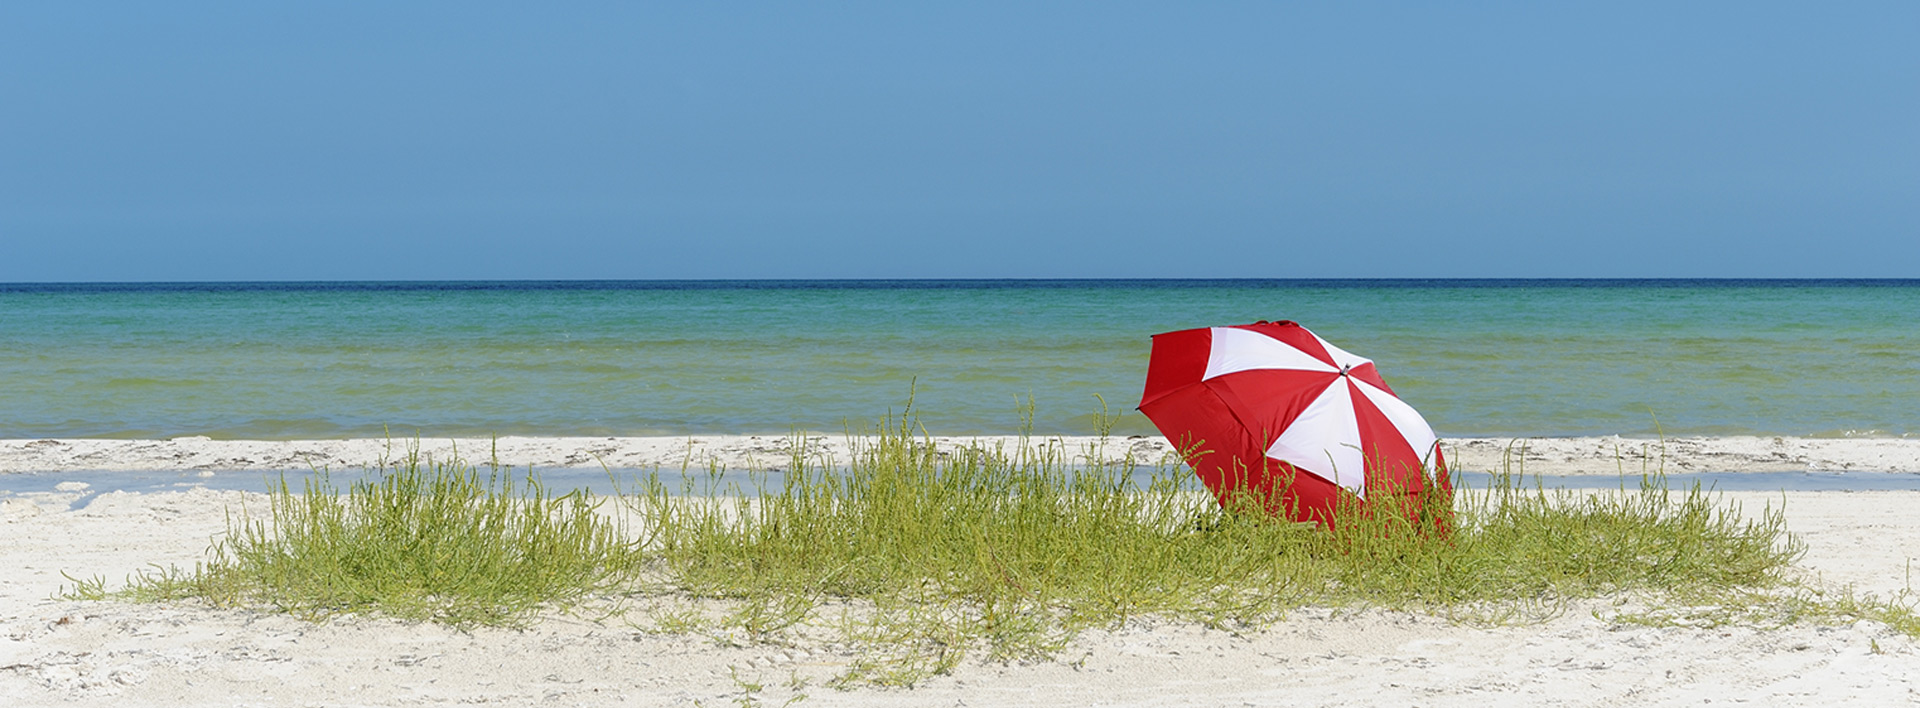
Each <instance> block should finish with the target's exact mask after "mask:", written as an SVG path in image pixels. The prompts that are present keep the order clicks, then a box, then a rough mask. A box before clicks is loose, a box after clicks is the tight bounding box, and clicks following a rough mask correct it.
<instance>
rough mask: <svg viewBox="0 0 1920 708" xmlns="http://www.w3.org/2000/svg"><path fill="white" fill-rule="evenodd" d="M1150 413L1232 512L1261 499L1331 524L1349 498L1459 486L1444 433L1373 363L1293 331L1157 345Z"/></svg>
mask: <svg viewBox="0 0 1920 708" xmlns="http://www.w3.org/2000/svg"><path fill="white" fill-rule="evenodd" d="M1140 411H1141V412H1143V413H1145V414H1146V415H1147V418H1149V419H1151V420H1152V421H1153V423H1154V425H1156V426H1158V427H1159V428H1160V432H1161V433H1163V434H1165V435H1166V436H1167V439H1168V440H1169V441H1171V442H1172V443H1173V444H1174V445H1175V446H1176V447H1177V448H1179V449H1180V450H1181V451H1182V455H1183V456H1185V457H1186V460H1187V463H1188V464H1190V465H1192V466H1193V469H1194V471H1195V472H1196V473H1197V474H1199V476H1200V479H1201V481H1202V482H1204V483H1206V485H1207V488H1208V489H1210V490H1212V491H1213V493H1214V495H1215V496H1216V497H1218V498H1219V499H1220V500H1221V503H1223V504H1224V503H1226V502H1227V500H1228V498H1229V497H1230V496H1231V495H1233V494H1235V493H1238V492H1251V493H1254V494H1257V495H1260V497H1259V498H1260V499H1262V500H1263V501H1264V503H1265V504H1266V505H1267V508H1268V510H1269V511H1271V512H1274V513H1279V514H1285V515H1287V516H1289V517H1291V518H1293V519H1296V520H1302V521H1305V520H1318V521H1321V522H1323V523H1324V522H1330V521H1331V520H1332V511H1333V509H1334V507H1335V506H1336V505H1337V504H1338V503H1339V501H1340V499H1341V498H1342V495H1346V494H1351V495H1356V496H1357V497H1358V498H1359V499H1360V500H1363V501H1364V500H1366V499H1367V498H1368V495H1369V494H1375V495H1378V494H1380V493H1382V492H1389V491H1390V492H1392V493H1395V494H1396V495H1397V494H1409V495H1416V496H1417V495H1419V494H1421V493H1422V492H1424V491H1425V489H1424V485H1425V484H1426V483H1427V480H1428V479H1437V480H1438V482H1439V486H1440V487H1441V488H1442V489H1446V488H1448V485H1449V481H1448V480H1447V474H1446V464H1445V461H1444V460H1442V459H1441V456H1440V449H1439V446H1438V442H1439V441H1438V439H1437V438H1436V437H1435V436H1434V434H1433V429H1432V428H1431V427H1429V426H1428V425H1427V422H1426V420H1424V419H1422V418H1421V417H1420V414H1419V413H1417V412H1415V411H1414V410H1413V407H1412V406H1409V405H1407V404H1406V403H1404V402H1402V401H1401V400H1400V398H1399V396H1396V395H1394V393H1393V389H1391V388H1388V387H1387V382H1386V381H1385V380H1383V379H1381V378H1380V372H1379V371H1377V370H1375V369H1374V366H1373V362H1372V361H1370V360H1368V359H1363V358H1361V357H1358V356H1354V355H1353V354H1350V353H1348V352H1347V351H1346V350H1343V349H1341V348H1339V347H1336V346H1333V345H1332V344H1329V343H1327V340H1324V339H1321V338H1320V337H1319V336H1318V335H1315V334H1314V333H1312V332H1309V331H1307V328H1305V327H1301V326H1300V325H1298V324H1295V323H1293V322H1259V323H1255V324H1250V325H1240V326H1235V327H1210V328H1205V329H1189V330H1182V331H1179V332H1168V333H1166V334H1157V335H1154V337H1153V355H1152V358H1151V360H1150V361H1149V363H1148V367H1147V385H1146V392H1145V393H1144V394H1143V395H1142V396H1141V398H1140ZM1423 472H1424V473H1426V474H1424V475H1423ZM1276 492H1277V494H1276Z"/></svg>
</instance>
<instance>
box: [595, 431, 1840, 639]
mask: <svg viewBox="0 0 1920 708" xmlns="http://www.w3.org/2000/svg"><path fill="white" fill-rule="evenodd" d="M857 440H859V441H861V442H862V444H861V445H860V446H859V447H858V448H857V449H856V456H855V459H854V460H852V463H851V465H849V466H848V467H846V468H844V469H837V468H829V467H825V466H822V465H819V464H817V463H814V462H810V461H809V457H808V456H807V455H806V454H804V452H797V453H796V454H795V455H794V456H793V458H792V460H791V461H790V465H791V467H790V468H789V470H788V471H787V474H786V477H785V483H784V485H782V486H780V487H779V488H778V489H773V490H769V491H766V492H764V493H761V494H758V495H752V494H740V495H727V494H720V495H712V496H705V497H700V496H675V495H672V494H669V493H667V491H666V490H665V489H664V488H663V487H662V486H659V485H658V484H656V485H655V486H653V487H651V488H650V489H648V490H645V491H644V492H643V493H642V494H639V495H636V496H632V497H628V503H629V504H630V505H632V507H633V508H634V510H635V511H636V513H637V514H638V515H639V517H640V518H642V519H644V522H642V523H643V524H644V525H645V526H646V527H647V528H649V529H650V530H651V534H652V535H651V538H650V539H649V541H648V543H647V545H646V546H645V548H644V549H643V551H642V552H643V553H644V555H646V557H647V562H648V563H649V564H650V566H651V567H653V568H655V569H656V571H657V576H658V577H664V578H667V579H669V580H668V582H667V589H669V590H671V591H674V592H679V593H685V594H691V595H694V596H700V597H709V598H719V599H725V600H729V601H732V602H735V603H737V604H738V605H739V606H742V607H768V606H774V605H782V606H784V607H785V608H786V609H785V610H784V611H782V612H777V613H772V616H774V617H778V618H783V619H782V621H779V622H773V623H770V624H768V623H762V624H758V625H754V626H751V627H748V626H747V625H745V624H741V625H740V626H742V627H746V628H748V629H750V630H752V631H753V632H754V633H758V634H763V635H777V633H778V632H779V631H780V630H782V629H784V628H785V627H787V626H790V625H793V624H796V623H798V622H799V621H801V620H802V619H805V618H807V617H809V616H810V614H809V612H808V611H806V607H800V608H797V609H796V607H795V601H796V599H801V600H804V602H802V603H801V604H802V605H805V606H813V607H818V606H819V603H820V602H822V601H824V600H825V599H828V598H851V599H857V600H860V601H862V602H863V603H865V604H864V605H862V606H863V607H866V608H869V609H868V611H867V612H866V613H865V614H864V615H861V616H859V617H856V618H853V619H849V620H842V621H843V623H847V622H850V623H851V624H849V625H847V626H849V627H850V629H849V630H848V631H849V633H850V634H852V635H857V636H860V637H867V638H872V639H874V640H876V641H874V643H875V644H878V645H884V646H891V647H894V648H896V649H898V650H900V652H901V653H902V655H901V656H899V657H896V658H897V659H898V660H899V661H897V662H896V663H901V662H904V663H906V664H909V665H914V666H920V667H922V668H923V669H924V670H926V671H939V670H942V669H944V668H945V667H947V666H950V665H951V663H952V662H953V661H956V660H957V659H958V657H959V656H960V655H961V654H963V653H964V652H965V651H967V650H968V649H970V648H974V647H979V648H984V649H985V650H986V651H987V653H988V654H989V655H990V656H994V657H997V658H1003V659H1005V658H1013V659H1018V658H1028V657H1037V656H1045V655H1047V654H1049V653H1051V652H1052V651H1053V650H1055V649H1057V648H1058V647H1060V646H1061V645H1062V643H1063V642H1064V641H1066V640H1067V639H1068V638H1070V637H1071V636H1072V635H1073V634H1074V633H1075V632H1077V631H1079V630H1081V629H1084V628H1087V627H1093V626H1110V625H1113V624H1116V623H1119V622H1124V621H1126V620H1128V619H1129V618H1134V617H1139V616H1145V615H1152V616H1159V617H1170V618H1175V619H1182V620H1191V621H1198V622H1203V623H1206V624H1208V625H1211V626H1216V627H1224V628H1229V629H1237V628H1242V627H1257V626H1259V625H1261V624H1263V623H1267V622H1270V621H1273V620H1276V619H1278V618H1281V617H1282V616H1284V615H1285V613H1286V612H1288V611H1290V610H1293V609H1296V608H1299V607H1303V606H1322V607H1329V606H1330V607H1386V608H1396V609H1412V610H1421V611H1430V612H1436V613H1441V614H1446V615H1449V616H1454V617H1460V618H1478V619H1484V620H1490V621H1504V620H1508V619H1513V618H1516V617H1521V616H1534V617H1537V616H1541V615H1542V614H1550V613H1552V612H1555V611H1557V610H1558V609H1559V608H1561V607H1563V606H1564V603H1565V602H1566V601H1568V600H1572V599H1578V598H1587V597H1595V596H1599V595H1605V594H1610V593H1620V592H1634V591H1649V592H1659V593H1666V594H1688V593H1693V594H1697V593H1700V592H1705V591H1708V590H1710V589H1715V588H1764V587H1773V586H1777V585H1779V584H1780V583H1782V582H1784V580H1785V575H1784V572H1785V571H1786V569H1787V568H1788V567H1789V565H1790V563H1791V562H1792V561H1793V559H1795V558H1796V557H1797V556H1798V555H1799V554H1800V553H1801V551H1802V549H1801V546H1800V545H1799V544H1798V543H1797V542H1796V541H1794V540H1793V539H1791V538H1789V537H1788V536H1787V535H1786V533H1785V530H1784V529H1785V526H1784V520H1783V519H1782V517H1781V515H1780V513H1779V511H1778V510H1771V509H1770V510H1768V511H1767V512H1766V513H1764V514H1763V515H1762V517H1761V518H1759V519H1758V520H1754V521H1747V520H1744V519H1743V518H1742V517H1741V516H1740V514H1739V513H1738V510H1736V509H1732V508H1727V507H1722V506H1718V505H1716V504H1714V503H1713V501H1712V499H1711V496H1710V495H1709V494H1708V493H1706V492H1704V491H1703V490H1700V489H1698V488H1694V489H1691V490H1687V491H1682V492H1673V491H1669V490H1667V489H1665V488H1664V487H1663V486H1661V485H1660V484H1659V483H1658V480H1657V479H1651V478H1650V479H1647V480H1644V483H1643V484H1642V485H1640V486H1639V487H1638V488H1635V489H1628V490H1622V493H1618V494H1586V495H1583V494H1578V493H1559V492H1547V491H1543V490H1539V489H1528V488H1526V487H1525V486H1524V485H1522V484H1520V483H1518V481H1517V480H1516V479H1515V478H1511V477H1504V478H1498V479H1496V481H1495V483H1494V484H1493V485H1492V486H1491V487H1490V488H1488V489H1485V490H1463V491H1462V492H1460V493H1459V494H1457V495H1455V496H1448V495H1442V494H1433V495H1428V496H1427V497H1426V498H1424V499H1423V500H1422V502H1421V503H1419V504H1413V505H1401V504H1376V505H1373V506H1372V507H1367V508H1360V507H1354V508H1347V509H1342V510H1340V511H1339V512H1337V513H1338V515H1339V520H1338V523H1336V524H1334V525H1333V529H1332V530H1330V531H1329V530H1324V529H1318V528H1315V527H1313V526H1310V525H1305V526H1303V525H1299V524H1293V523H1286V522H1281V521H1276V520H1274V519H1272V518H1270V517H1268V516H1266V515H1264V514H1261V513H1257V512H1254V513H1243V512H1238V511H1233V510H1224V509H1222V508H1221V507H1220V505H1218V504H1217V503H1215V501H1214V500H1213V498H1212V497H1211V496H1210V495H1208V494H1205V493H1204V492H1201V491H1199V489H1198V488H1197V485H1196V483H1193V482H1190V481H1187V480H1188V478H1190V475H1185V474H1183V470H1180V469H1177V468H1172V467H1162V468H1160V470H1159V471H1158V472H1157V473H1156V474H1155V475H1154V476H1153V477H1152V479H1151V481H1150V482H1149V483H1147V484H1146V485H1145V487H1144V488H1141V487H1139V486H1137V485H1135V484H1134V483H1132V482H1131V481H1130V479H1131V477H1130V475H1131V473H1132V472H1133V466H1132V464H1130V463H1128V462H1125V461H1122V462H1120V463H1115V464H1098V463H1095V464H1080V465H1071V464H1068V460H1067V459H1066V456H1065V455H1064V454H1061V453H1059V452H1058V451H1057V448H1055V452H1052V453H1042V452H1035V451H1033V449H1031V448H1025V447H1022V448H1018V449H1016V450H1014V451H1012V452H1005V451H1000V450H983V449H970V450H958V451H944V452H943V451H936V450H935V449H934V447H933V446H932V445H930V444H928V443H927V438H926V437H925V436H924V434H921V435H916V434H915V432H914V430H913V429H912V428H911V426H910V424H909V423H908V422H907V421H893V423H892V424H891V425H887V426H883V427H882V428H881V429H880V430H877V431H873V432H872V433H871V434H869V435H866V436H862V437H861V438H858V439H857ZM1097 457H1099V456H1098V455H1088V456H1086V457H1085V458H1083V459H1093V458H1097ZM1246 506H1247V507H1257V504H1251V503H1250V504H1248V505H1246ZM783 603H784V604H783Z"/></svg>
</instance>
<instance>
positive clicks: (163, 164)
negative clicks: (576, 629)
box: [0, 1, 1920, 281]
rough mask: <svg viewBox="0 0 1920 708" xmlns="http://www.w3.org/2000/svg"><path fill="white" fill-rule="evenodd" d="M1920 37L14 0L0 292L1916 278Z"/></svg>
mask: <svg viewBox="0 0 1920 708" xmlns="http://www.w3.org/2000/svg"><path fill="white" fill-rule="evenodd" d="M549 5H563V7H559V8H555V7H550V6H549ZM1917 29H1920V3H1911V2H1899V3H1797V4H1773V3H1761V2H1735V3H1706V2H1700V3H1674V2H1655V3H1620V2H1606V3H1599V2H1595V3H1542V2H1521V3H1361V2H1340V3H1313V4H1304V3H1302V4H1284V3H1247V4H1242V3H1159V4H1132V3H1115V2H1098V3H1029V2H1018V3H1005V4H999V3H983V2H967V3H947V4H933V3H917V2H907V3H900V2H890V3H872V4H844V3H692V2H688V3H672V4H642V3H608V4H604V5H596V4H591V3H560V4H552V3H512V4H505V3H503V4H490V3H476V2H457V3H452V2H449V3H430V2H420V3H396V4H376V3H364V4H353V3H308V4H288V3H245V2H233V3H198V2H185V1H182V2H172V3H124V4H94V3H84V2H50V3H11V4H8V5H7V7H6V9H4V10H0V281H102V280H135V281H149V280H290V279H291V280H300V279H319V280H331V279H460V278H860V277H1210V276H1232V277H1376V276H1377V277H1920V50H1917V49H1916V48H1915V45H1914V38H1915V36H1916V35H1915V32H1916V30H1917Z"/></svg>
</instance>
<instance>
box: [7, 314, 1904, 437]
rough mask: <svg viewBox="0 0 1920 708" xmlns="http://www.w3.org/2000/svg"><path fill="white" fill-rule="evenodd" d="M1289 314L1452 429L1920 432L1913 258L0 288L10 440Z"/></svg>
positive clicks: (549, 410) (643, 400) (535, 409)
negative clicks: (1714, 274) (1151, 276)
mask: <svg viewBox="0 0 1920 708" xmlns="http://www.w3.org/2000/svg"><path fill="white" fill-rule="evenodd" d="M1263 319H1265V320H1279V319H1291V320H1294V321H1297V322H1300V323H1301V324H1304V325H1306V326H1307V327H1308V328H1310V329H1312V330H1314V331H1315V332H1317V333H1319V334H1320V335H1321V336H1322V337H1324V338H1326V339H1327V340H1329V341H1331V342H1333V343H1335V344H1337V345H1339V346H1341V347H1342V348H1345V349H1347V350H1349V351H1352V352H1354V353H1356V354H1359V355H1361V356H1365V357H1368V358H1371V359H1373V360H1374V361H1375V362H1376V363H1377V365H1378V367H1379V369H1380V371H1381V372H1382V373H1383V375H1384V376H1385V377H1386V380H1387V382H1388V383H1389V384H1391V385H1392V386H1393V387H1394V389H1395V390H1396V391H1397V392H1398V393H1399V394H1400V396H1401V397H1402V398H1403V399H1405V400H1406V401H1408V402H1409V403H1411V404H1412V405H1413V406H1414V407H1415V408H1417V409H1419V410H1420V411H1421V413H1422V414H1423V415H1425V417H1426V418H1427V420H1428V421H1429V422H1430V423H1431V424H1432V425H1433V427H1434V428H1435V430H1437V431H1439V432H1440V433H1441V434H1442V435H1451V436H1522V435H1525V436H1559V435H1604V434H1621V435H1629V436H1647V435H1656V434H1662V433H1664V434H1666V435H1808V436H1879V437H1902V436H1911V435H1914V434H1917V433H1920V281H1911V280H1906V281H1851V280H1843V281H1806V280H1786V281H1743V280H1544V281H1536V280H1334V281H1299V280H1281V281H1244V280H1228V281H1214V280H1176V281H1159V280H1145V281H1141V280H1089V281H1080V280H1072V281H1029V280H1020V281H971V280H966V281H614V282H589V281H561V282H531V281H508V282H420V283H401V282H375V283H277V282H276V283H165V284H11V285H0V438H48V437H107V438H169V437H176V436H184V435H206V436H210V437H214V438H221V439H309V438H344V437H374V436H382V435H393V436H396V437H400V436H406V437H411V436H415V435H419V436H424V437H441V436H449V437H450V436H488V435H546V436H558V435H567V436H602V435H606V436H614V435H621V436H625V435H686V434H722V433H741V434H765V433H776V434H780V433H787V432H790V431H794V430H807V431H813V432H825V433H839V432H841V431H846V430H858V429H860V428H861V427H863V426H870V425H872V424H874V422H875V421H876V420H877V419H879V418H881V417H882V416H885V415H888V414H889V413H892V414H900V413H902V412H904V411H907V410H908V408H909V399H910V398H911V410H912V411H913V412H914V413H915V414H916V415H918V416H919V420H920V422H921V424H922V425H923V426H924V427H925V428H926V429H927V431H928V432H930V433H933V434H937V435H964V434H996V433H1010V432H1019V431H1020V430H1022V429H1023V428H1024V429H1029V430H1031V431H1032V432H1034V433H1038V434H1086V433H1091V432H1094V430H1095V426H1096V418H1097V414H1098V413H1099V412H1100V411H1101V410H1102V405H1103V404H1102V401H1104V405H1105V406H1106V410H1108V411H1109V412H1111V413H1113V414H1118V415H1119V416H1120V417H1119V418H1118V420H1117V421H1116V422H1115V424H1114V428H1113V432H1114V433H1115V434H1121V435H1131V434H1140V435H1151V434H1154V430H1153V428H1152V426H1151V424H1150V423H1148V422H1147V421H1146V420H1145V419H1144V418H1143V417H1141V416H1140V414H1139V413H1138V412H1136V411H1133V410H1132V408H1133V406H1134V405H1135V404H1136V403H1138V400H1139V394H1140V388H1141V383H1142V379H1143V377H1144V375H1145V372H1146V365H1147V354H1148V351H1149V348H1150V345H1151V342H1150V337H1151V336H1152V335H1153V334H1155V333H1158V332H1164V331H1170V330H1176V329H1185V328H1191V327H1204V326H1210V325H1224V324H1241V323H1247V322H1252V321H1255V320H1263Z"/></svg>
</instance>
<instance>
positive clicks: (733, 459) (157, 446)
mask: <svg viewBox="0 0 1920 708" xmlns="http://www.w3.org/2000/svg"><path fill="white" fill-rule="evenodd" d="M933 441H934V443H935V444H936V445H937V446H939V447H941V448H943V449H949V450H950V449H957V448H961V447H965V446H970V445H971V446H983V447H987V448H1001V449H1005V450H1009V451H1011V450H1014V449H1017V448H1018V447H1019V446H1021V445H1027V446H1030V447H1033V448H1037V449H1043V450H1050V451H1052V452H1053V453H1056V454H1060V455H1063V456H1065V458H1066V459H1068V460H1084V459H1085V458H1086V457H1087V456H1088V455H1089V453H1090V452H1096V453H1097V455H1098V456H1099V457H1102V458H1106V459H1109V460H1116V459H1121V458H1124V457H1127V456H1131V458H1132V459H1133V460H1134V461H1135V462H1138V463H1140V464H1143V465H1149V466H1150V465H1156V464H1161V463H1163V462H1165V461H1169V460H1171V459H1172V458H1171V456H1172V454H1173V448H1172V446H1170V445H1169V444H1167V442H1166V440H1165V439H1162V438H1159V437H1115V438H1108V439H1105V440H1102V439H1100V438H1095V437H1090V436H1066V437H1033V438H1021V437H1017V436H976V437H936V438H933ZM796 444H803V445H804V454H805V455H806V457H807V459H808V460H809V461H810V462H811V463H816V464H826V465H842V464H845V463H846V462H847V461H848V460H850V459H851V457H852V454H853V452H852V451H853V448H854V445H855V444H856V441H853V440H849V439H848V438H847V437H845V436H827V435H808V436H805V437H800V436H756V435H694V436H685V437H598V438H587V437H553V438H547V437H502V438H497V439H486V438H461V439H424V440H386V439H365V438H363V439H349V440H211V439H208V438H205V437H187V438H175V439H172V440H99V439H62V440H53V439H43V440H0V474H9V473H57V472H74V471H155V472H166V471H197V470H204V471H216V472H217V471H241V470H319V469H331V470H354V469H366V468H369V467H374V466H378V465H379V464H380V463H381V461H382V460H393V459H397V458H402V457H404V456H405V455H406V454H408V452H409V451H410V450H416V451H418V452H419V453H420V454H421V455H424V456H429V457H432V458H434V459H440V460H445V459H449V458H452V457H455V456H458V457H459V458H460V459H463V460H466V461H469V462H487V461H495V462H498V463H500V464H503V465H508V466H512V467H529V466H531V467H534V468H538V469H554V468H598V467H601V466H605V467H609V468H614V469H656V468H658V469H666V470H678V469H682V468H692V469H705V468H707V467H709V466H718V467H721V468H724V469H734V470H742V469H784V468H786V467H788V466H789V465H790V464H791V461H792V451H793V448H794V446H795V445H796ZM1441 444H1442V446H1443V449H1444V450H1445V452H1446V454H1447V456H1448V459H1449V461H1450V462H1451V466H1452V467H1453V468H1454V469H1455V470H1457V471H1466V472H1486V471H1497V470H1501V469H1504V465H1505V463H1506V462H1508V461H1512V462H1514V463H1516V464H1519V465H1522V466H1523V471H1525V472H1527V473H1530V474H1543V475H1617V474H1621V473H1626V474H1638V473H1640V472H1642V471H1654V470H1664V471H1666V472H1719V473H1741V472H1895V473H1920V439H1911V438H1839V439H1835V438H1804V437H1751V436H1730V437H1683V438H1670V439H1666V440H1648V439H1638V438H1622V437H1618V436H1608V437H1581V438H1448V439H1445V440H1443V441H1442V442H1441Z"/></svg>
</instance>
